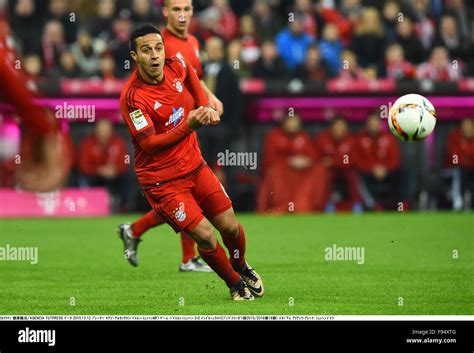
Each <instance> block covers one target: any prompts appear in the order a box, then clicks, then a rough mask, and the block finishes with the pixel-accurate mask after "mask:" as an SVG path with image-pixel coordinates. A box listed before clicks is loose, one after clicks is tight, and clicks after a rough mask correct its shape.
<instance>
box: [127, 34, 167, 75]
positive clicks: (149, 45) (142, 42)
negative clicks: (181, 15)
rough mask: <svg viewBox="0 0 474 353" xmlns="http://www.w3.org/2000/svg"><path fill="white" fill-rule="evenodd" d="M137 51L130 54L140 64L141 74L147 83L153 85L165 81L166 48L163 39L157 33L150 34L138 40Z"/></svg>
mask: <svg viewBox="0 0 474 353" xmlns="http://www.w3.org/2000/svg"><path fill="white" fill-rule="evenodd" d="M136 43H137V51H136V52H134V51H132V52H131V53H130V54H131V56H132V58H133V60H135V61H136V63H137V64H138V67H139V70H140V74H142V76H143V78H144V79H145V81H150V82H152V83H156V82H159V81H161V80H162V79H163V66H164V63H165V46H164V45H163V38H161V36H160V35H159V34H157V33H150V34H147V35H145V36H143V37H138V38H137V39H136Z"/></svg>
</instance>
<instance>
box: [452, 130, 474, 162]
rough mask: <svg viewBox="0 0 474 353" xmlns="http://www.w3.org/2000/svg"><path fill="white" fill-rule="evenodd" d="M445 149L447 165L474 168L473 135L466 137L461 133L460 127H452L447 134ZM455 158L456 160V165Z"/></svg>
mask: <svg viewBox="0 0 474 353" xmlns="http://www.w3.org/2000/svg"><path fill="white" fill-rule="evenodd" d="M446 150H447V156H446V163H445V164H446V166H447V167H457V166H458V165H459V166H461V167H463V168H474V137H471V138H466V137H465V136H463V134H462V133H461V129H459V128H457V129H454V130H453V131H451V133H450V134H449V136H448V143H447V146H446ZM454 157H457V158H454ZM455 160H457V165H456V164H455V162H454V161H455Z"/></svg>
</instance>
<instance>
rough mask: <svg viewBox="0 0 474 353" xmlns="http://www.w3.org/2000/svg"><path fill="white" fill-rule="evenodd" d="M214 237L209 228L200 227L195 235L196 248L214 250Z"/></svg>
mask: <svg viewBox="0 0 474 353" xmlns="http://www.w3.org/2000/svg"><path fill="white" fill-rule="evenodd" d="M216 241H217V240H216V236H215V235H214V231H213V230H212V227H211V226H206V227H202V228H201V229H200V230H199V233H198V234H197V239H196V242H197V243H198V246H199V247H201V248H205V249H215V248H216V245H217V244H216Z"/></svg>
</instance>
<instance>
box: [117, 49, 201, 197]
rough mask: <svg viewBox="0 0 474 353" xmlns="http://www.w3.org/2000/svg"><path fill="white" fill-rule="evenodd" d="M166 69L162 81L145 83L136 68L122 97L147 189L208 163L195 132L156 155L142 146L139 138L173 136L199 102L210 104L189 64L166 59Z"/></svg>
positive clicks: (140, 174) (138, 168) (137, 163)
mask: <svg viewBox="0 0 474 353" xmlns="http://www.w3.org/2000/svg"><path fill="white" fill-rule="evenodd" d="M163 70H164V79H163V81H161V82H160V83H158V84H149V83H147V82H145V81H144V80H143V79H142V78H141V77H140V73H139V71H138V69H137V70H135V71H134V72H133V73H132V75H131V77H130V79H129V80H128V82H127V83H126V85H125V87H124V89H123V91H122V94H121V96H120V110H121V113H122V117H123V119H124V120H125V122H126V123H127V126H128V130H129V131H130V134H131V135H132V137H133V146H134V151H135V172H136V174H137V178H138V181H139V182H140V184H141V185H142V187H143V188H145V189H146V188H149V187H152V186H154V185H157V184H158V183H161V182H164V181H169V180H173V179H177V178H180V177H183V176H185V175H187V174H189V173H191V172H193V171H194V170H196V169H198V168H199V167H200V166H202V165H203V164H204V159H203V158H202V156H201V151H200V149H199V146H198V144H197V138H196V133H195V132H192V133H191V134H189V135H187V136H186V137H184V138H183V139H182V140H180V141H179V142H177V143H172V144H168V145H166V146H164V147H163V149H161V150H160V152H157V153H155V154H148V153H147V152H145V151H144V150H143V149H142V147H141V146H140V143H139V141H140V140H142V139H144V138H146V137H148V136H150V135H154V134H157V135H160V134H163V135H165V134H170V136H171V135H172V132H173V130H177V129H178V128H183V126H182V125H183V124H186V119H187V116H188V114H189V111H191V110H193V109H195V108H196V105H198V106H207V105H208V104H209V102H208V100H207V98H206V95H205V93H204V91H203V90H202V87H201V83H200V82H199V80H198V78H197V76H196V74H195V73H194V70H193V69H192V67H191V66H190V65H189V63H187V62H185V61H183V60H181V59H179V58H176V57H173V58H166V60H165V65H164V67H163ZM184 128H186V125H184Z"/></svg>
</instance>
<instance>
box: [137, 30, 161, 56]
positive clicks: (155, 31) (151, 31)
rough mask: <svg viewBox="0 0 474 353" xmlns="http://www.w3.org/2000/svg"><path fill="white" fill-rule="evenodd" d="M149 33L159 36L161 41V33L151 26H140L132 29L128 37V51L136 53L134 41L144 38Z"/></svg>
mask: <svg viewBox="0 0 474 353" xmlns="http://www.w3.org/2000/svg"><path fill="white" fill-rule="evenodd" d="M150 33H157V34H159V35H160V36H161V39H163V36H162V35H161V32H160V30H159V29H158V28H156V27H155V26H153V25H151V24H145V25H141V26H139V27H136V28H134V29H133V31H132V34H131V35H130V50H131V51H134V52H136V51H137V41H136V39H137V38H138V37H143V36H146V35H147V34H150Z"/></svg>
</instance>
